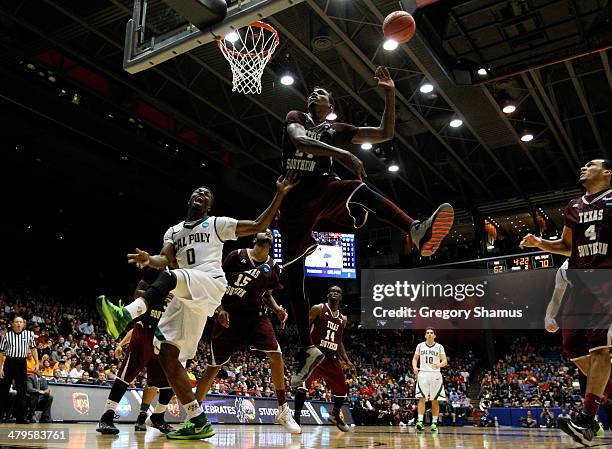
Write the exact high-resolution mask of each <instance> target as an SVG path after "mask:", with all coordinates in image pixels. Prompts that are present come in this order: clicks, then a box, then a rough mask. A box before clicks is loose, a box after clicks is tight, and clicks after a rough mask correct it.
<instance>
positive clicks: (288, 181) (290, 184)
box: [276, 170, 300, 196]
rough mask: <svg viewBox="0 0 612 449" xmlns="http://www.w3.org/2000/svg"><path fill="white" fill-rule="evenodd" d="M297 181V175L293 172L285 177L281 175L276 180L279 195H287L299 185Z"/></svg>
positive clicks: (290, 171)
mask: <svg viewBox="0 0 612 449" xmlns="http://www.w3.org/2000/svg"><path fill="white" fill-rule="evenodd" d="M299 182H300V181H299V180H298V179H297V173H296V172H295V171H293V170H289V171H288V172H287V173H285V174H284V175H280V176H279V177H278V179H277V180H276V191H277V192H278V194H279V195H283V196H284V195H286V194H287V193H289V191H290V190H291V189H293V188H294V187H295V186H296V185H298V184H299Z"/></svg>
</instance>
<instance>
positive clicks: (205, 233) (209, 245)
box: [164, 217, 238, 276]
mask: <svg viewBox="0 0 612 449" xmlns="http://www.w3.org/2000/svg"><path fill="white" fill-rule="evenodd" d="M237 224H238V220H235V219H233V218H228V217H206V218H204V219H202V220H198V221H196V222H192V223H185V222H184V221H182V222H180V223H179V224H177V225H174V226H172V227H171V228H170V229H168V230H167V231H166V234H165V235H164V244H166V243H172V245H174V253H175V255H176V261H177V262H178V266H179V268H192V269H195V270H200V271H204V272H206V273H211V274H213V275H220V276H223V270H222V268H221V260H222V257H223V243H224V242H225V241H226V240H236V239H237V238H238V237H237V236H236V226H237Z"/></svg>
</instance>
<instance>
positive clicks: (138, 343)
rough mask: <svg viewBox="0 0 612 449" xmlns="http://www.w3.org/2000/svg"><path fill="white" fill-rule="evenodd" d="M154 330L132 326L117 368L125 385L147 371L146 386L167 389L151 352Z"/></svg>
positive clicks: (137, 324) (160, 370)
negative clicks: (126, 345) (123, 356)
mask: <svg viewBox="0 0 612 449" xmlns="http://www.w3.org/2000/svg"><path fill="white" fill-rule="evenodd" d="M154 332H155V329H153V328H148V327H144V326H143V325H142V324H141V323H139V322H136V323H135V324H134V330H133V331H132V338H131V339H130V345H129V347H128V349H127V351H126V352H125V358H124V359H123V361H122V362H121V365H120V366H119V373H118V376H119V378H120V379H122V380H123V381H125V382H126V383H128V384H129V383H131V382H132V381H133V380H134V379H136V376H138V373H140V372H141V371H142V370H143V369H145V368H146V369H147V386H149V387H157V388H168V387H170V385H169V384H168V381H167V380H166V375H165V374H164V370H163V369H162V367H161V365H160V364H159V360H158V358H157V355H156V354H155V352H154V351H153V333H154Z"/></svg>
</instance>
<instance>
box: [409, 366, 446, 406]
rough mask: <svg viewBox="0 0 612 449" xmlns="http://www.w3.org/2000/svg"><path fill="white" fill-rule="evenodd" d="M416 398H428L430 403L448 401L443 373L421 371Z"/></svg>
mask: <svg viewBox="0 0 612 449" xmlns="http://www.w3.org/2000/svg"><path fill="white" fill-rule="evenodd" d="M415 396H416V397H417V398H426V399H427V400H429V401H446V391H444V382H443V381H442V373H440V372H433V371H419V376H418V377H417V384H416V393H415Z"/></svg>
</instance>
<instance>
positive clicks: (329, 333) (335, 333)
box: [310, 303, 346, 355]
mask: <svg viewBox="0 0 612 449" xmlns="http://www.w3.org/2000/svg"><path fill="white" fill-rule="evenodd" d="M345 326H346V319H345V318H344V315H342V314H341V313H340V311H339V310H337V311H336V312H332V310H331V309H330V308H329V306H328V305H327V303H325V304H322V305H321V315H319V318H318V319H317V321H315V322H314V323H312V326H311V328H310V336H311V338H312V342H313V343H314V344H315V345H316V346H317V347H318V348H319V349H320V350H321V352H323V354H325V355H333V354H336V352H337V351H338V347H339V346H340V343H342V333H343V332H344V327H345Z"/></svg>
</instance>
